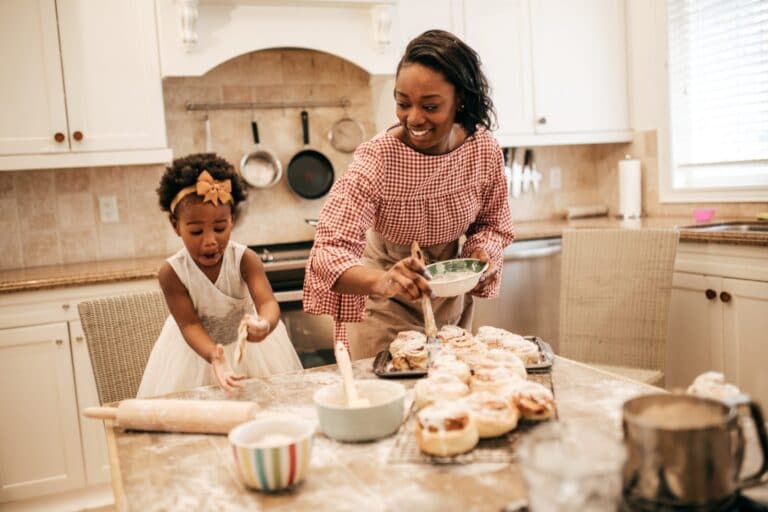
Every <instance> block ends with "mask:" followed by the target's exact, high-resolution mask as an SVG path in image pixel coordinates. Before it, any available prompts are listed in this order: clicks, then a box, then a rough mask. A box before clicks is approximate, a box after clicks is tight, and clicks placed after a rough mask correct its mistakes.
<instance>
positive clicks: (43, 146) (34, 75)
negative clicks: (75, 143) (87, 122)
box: [0, 0, 69, 155]
mask: <svg viewBox="0 0 768 512" xmlns="http://www.w3.org/2000/svg"><path fill="white" fill-rule="evenodd" d="M0 47H2V48H4V51H3V57H2V59H0V76H2V77H3V79H2V80H1V81H0V111H2V116H0V154H5V155H10V154H23V153H56V152H65V151H69V144H68V142H67V141H68V139H64V140H62V141H61V142H56V140H55V139H54V136H55V134H56V133H61V134H62V135H64V136H65V135H66V134H67V115H66V112H65V110H64V85H63V83H62V79H61V59H60V56H59V39H58V31H57V28H56V5H55V4H54V0H3V1H2V2H0Z"/></svg>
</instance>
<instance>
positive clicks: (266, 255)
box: [261, 249, 275, 263]
mask: <svg viewBox="0 0 768 512" xmlns="http://www.w3.org/2000/svg"><path fill="white" fill-rule="evenodd" d="M261 261H262V262H264V263H269V262H271V261H275V256H274V255H273V254H272V253H271V252H269V251H268V250H267V249H264V250H263V251H262V253H261Z"/></svg>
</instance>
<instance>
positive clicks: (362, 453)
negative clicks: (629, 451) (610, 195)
mask: <svg viewBox="0 0 768 512" xmlns="http://www.w3.org/2000/svg"><path fill="white" fill-rule="evenodd" d="M371 363H372V359H365V360H360V361H356V362H355V363H354V368H355V374H356V378H376V377H375V376H374V375H373V373H372V371H371ZM338 381H339V377H338V373H337V371H336V369H335V366H326V367H321V368H315V369H311V370H305V371H302V372H298V373H295V374H285V375H277V376H273V377H271V378H268V379H263V380H262V379H254V380H251V381H248V383H247V385H246V387H245V388H244V389H243V390H242V392H241V394H240V396H239V399H242V400H252V401H255V402H257V403H258V404H259V405H260V406H261V408H262V411H263V413H264V414H268V413H270V412H278V413H291V414H295V415H297V416H301V417H304V418H310V419H316V418H317V416H316V413H315V408H314V405H313V403H312V395H313V392H314V391H315V390H316V389H318V388H320V387H322V386H324V385H326V384H329V383H334V382H338ZM552 381H553V387H554V392H555V399H556V403H557V407H558V415H559V419H560V421H568V422H578V423H581V424H584V425H586V426H590V427H594V428H599V429H607V430H608V431H610V432H611V435H616V436H620V424H621V404H622V403H623V402H624V400H626V399H628V398H631V397H633V396H636V395H639V394H643V393H648V392H653V391H654V390H657V391H658V389H657V388H653V387H651V386H649V385H646V384H643V383H640V382H636V381H631V380H629V379H625V378H623V377H619V376H615V375H611V374H607V373H604V372H602V371H599V370H596V369H593V368H590V367H588V366H585V365H582V364H579V363H575V362H572V361H569V360H565V359H562V358H558V359H557V360H556V362H555V365H554V366H553V373H552ZM401 382H403V384H405V385H406V386H407V387H408V388H409V389H412V387H413V385H414V384H415V382H416V380H414V379H410V380H408V379H405V380H402V381H401ZM173 396H174V397H175V398H187V399H201V400H206V399H210V400H213V399H225V396H224V394H223V392H222V391H221V390H220V389H218V388H200V389H197V390H193V391H189V392H185V393H179V394H175V395H173ZM407 396H408V397H409V398H410V399H411V400H412V392H410V391H409V394H408V395H407ZM107 437H108V443H109V446H110V464H112V466H113V486H114V487H115V489H116V493H115V497H116V504H117V506H118V510H136V511H143V510H148V509H152V510H180V509H182V508H183V509H197V510H241V509H242V510H266V509H268V510H276V511H288V510H313V511H316V512H320V511H324V510H333V511H337V510H365V511H384V510H491V511H499V510H502V508H503V507H504V506H505V505H507V504H509V503H510V502H512V501H514V500H516V499H521V498H525V496H526V491H525V487H524V484H523V480H522V477H521V473H520V469H519V468H518V466H517V464H516V463H472V464H455V465H432V464H428V463H390V462H388V457H389V455H390V452H391V450H392V448H393V446H394V443H395V439H396V437H397V434H395V435H393V436H390V437H388V438H386V439H383V440H380V441H376V442H371V443H354V444H349V443H339V442H336V441H334V440H332V439H329V438H327V437H325V436H324V435H322V434H318V435H317V436H316V438H315V445H314V448H313V453H312V460H311V465H310V470H309V472H308V474H307V477H306V479H305V481H304V482H302V483H301V484H299V485H298V486H297V488H295V489H294V490H292V491H288V492H283V493H279V494H265V493H260V492H255V491H249V490H248V489H247V488H245V487H244V486H243V485H242V484H241V483H240V481H239V479H238V476H237V473H236V470H235V467H234V463H233V457H232V453H231V449H230V447H229V444H228V441H227V437H226V436H212V435H211V436H206V435H190V434H167V433H142V432H126V431H121V430H120V429H118V428H112V427H108V428H107Z"/></svg>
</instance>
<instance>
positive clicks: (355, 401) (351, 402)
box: [333, 341, 371, 408]
mask: <svg viewBox="0 0 768 512" xmlns="http://www.w3.org/2000/svg"><path fill="white" fill-rule="evenodd" d="M333 352H334V355H335V356H336V364H337V365H338V367H339V371H340V372H341V379H342V381H343V382H344V394H345V395H346V397H347V407H351V408H357V407H368V406H369V405H371V402H370V401H369V400H368V399H367V398H360V397H358V396H357V389H355V381H354V378H353V377H352V362H351V361H350V360H349V352H347V347H345V346H344V342H343V341H337V342H336V344H335V345H334V347H333Z"/></svg>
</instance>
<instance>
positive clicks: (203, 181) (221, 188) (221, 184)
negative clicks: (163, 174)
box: [171, 171, 234, 213]
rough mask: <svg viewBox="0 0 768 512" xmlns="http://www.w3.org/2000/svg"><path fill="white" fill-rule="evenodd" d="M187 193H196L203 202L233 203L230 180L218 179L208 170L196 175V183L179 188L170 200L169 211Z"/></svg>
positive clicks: (173, 209)
mask: <svg viewBox="0 0 768 512" xmlns="http://www.w3.org/2000/svg"><path fill="white" fill-rule="evenodd" d="M189 194H197V195H199V196H202V197H203V202H204V203H206V202H211V203H213V204H214V205H218V204H225V203H234V200H233V198H232V180H229V179H226V180H222V181H218V180H215V179H213V176H211V174H210V173H209V172H208V171H203V172H201V173H200V175H199V176H198V177H197V183H195V184H194V185H190V186H188V187H184V188H183V189H181V190H179V192H178V193H177V194H176V197H174V198H173V201H171V213H173V212H174V211H175V210H176V206H177V205H178V204H179V201H181V200H182V199H184V198H185V197H187V196H188V195H189Z"/></svg>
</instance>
